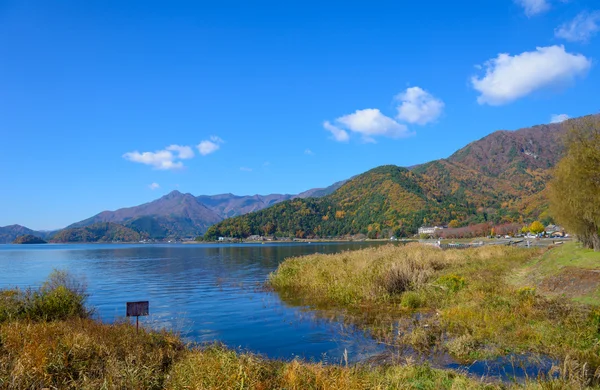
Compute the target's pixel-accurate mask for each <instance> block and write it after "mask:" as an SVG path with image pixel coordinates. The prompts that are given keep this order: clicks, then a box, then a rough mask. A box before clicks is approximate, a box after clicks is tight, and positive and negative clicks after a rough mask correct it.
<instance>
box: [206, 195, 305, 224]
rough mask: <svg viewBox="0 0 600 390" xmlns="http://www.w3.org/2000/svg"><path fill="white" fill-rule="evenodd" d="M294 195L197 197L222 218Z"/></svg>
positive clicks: (247, 211) (249, 211) (265, 206)
mask: <svg viewBox="0 0 600 390" xmlns="http://www.w3.org/2000/svg"><path fill="white" fill-rule="evenodd" d="M293 197H294V196H293V195H284V194H271V195H246V196H239V195H233V194H219V195H200V196H198V197H197V198H196V199H198V201H199V202H201V203H203V204H204V205H206V207H208V208H209V209H211V210H212V211H214V212H215V213H216V214H218V215H219V216H220V217H221V218H222V219H224V218H229V217H235V216H238V215H243V214H247V213H251V212H253V211H258V210H262V209H264V208H267V207H269V206H272V205H274V204H276V203H279V202H283V201H286V200H289V199H292V198H293Z"/></svg>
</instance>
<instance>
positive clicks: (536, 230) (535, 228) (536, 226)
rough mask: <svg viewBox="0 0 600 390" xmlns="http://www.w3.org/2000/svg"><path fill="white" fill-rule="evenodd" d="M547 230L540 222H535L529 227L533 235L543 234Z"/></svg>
mask: <svg viewBox="0 0 600 390" xmlns="http://www.w3.org/2000/svg"><path fill="white" fill-rule="evenodd" d="M544 230H546V228H545V227H544V225H543V224H542V223H541V222H540V221H533V222H532V223H531V225H529V231H530V232H531V233H533V234H540V233H543V232H544Z"/></svg>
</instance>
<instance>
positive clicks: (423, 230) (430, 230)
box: [419, 226, 444, 235]
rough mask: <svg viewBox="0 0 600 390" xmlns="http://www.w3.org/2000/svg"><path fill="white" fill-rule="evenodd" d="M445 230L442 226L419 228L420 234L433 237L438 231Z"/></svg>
mask: <svg viewBox="0 0 600 390" xmlns="http://www.w3.org/2000/svg"><path fill="white" fill-rule="evenodd" d="M440 230H444V228H443V227H442V226H421V227H420V228H419V234H430V235H433V234H435V233H436V232H437V231H440Z"/></svg>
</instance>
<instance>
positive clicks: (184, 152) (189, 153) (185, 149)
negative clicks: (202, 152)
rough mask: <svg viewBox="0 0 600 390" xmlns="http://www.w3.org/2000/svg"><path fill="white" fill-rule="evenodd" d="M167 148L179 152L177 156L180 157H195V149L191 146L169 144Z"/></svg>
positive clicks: (183, 158)
mask: <svg viewBox="0 0 600 390" xmlns="http://www.w3.org/2000/svg"><path fill="white" fill-rule="evenodd" d="M166 150H169V151H171V152H177V158H180V159H182V160H185V159H189V158H193V157H194V151H193V150H192V148H191V147H189V146H180V145H170V146H167V148H166Z"/></svg>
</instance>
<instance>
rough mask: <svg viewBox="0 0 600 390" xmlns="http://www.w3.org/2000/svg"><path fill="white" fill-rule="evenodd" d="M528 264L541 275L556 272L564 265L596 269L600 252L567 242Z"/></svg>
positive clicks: (599, 264) (599, 266) (598, 266)
mask: <svg viewBox="0 0 600 390" xmlns="http://www.w3.org/2000/svg"><path fill="white" fill-rule="evenodd" d="M528 266H530V267H535V268H536V269H537V271H538V272H539V273H540V274H542V275H551V274H556V273H558V272H560V270H561V269H562V268H564V267H577V268H584V269H596V270H597V269H600V252H594V251H593V250H592V249H586V248H583V247H582V246H581V244H580V243H578V242H569V243H566V244H564V245H560V246H558V247H556V248H553V249H552V250H551V251H548V252H546V253H544V255H543V256H540V257H537V258H535V259H533V261H531V262H530V263H529V264H528Z"/></svg>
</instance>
